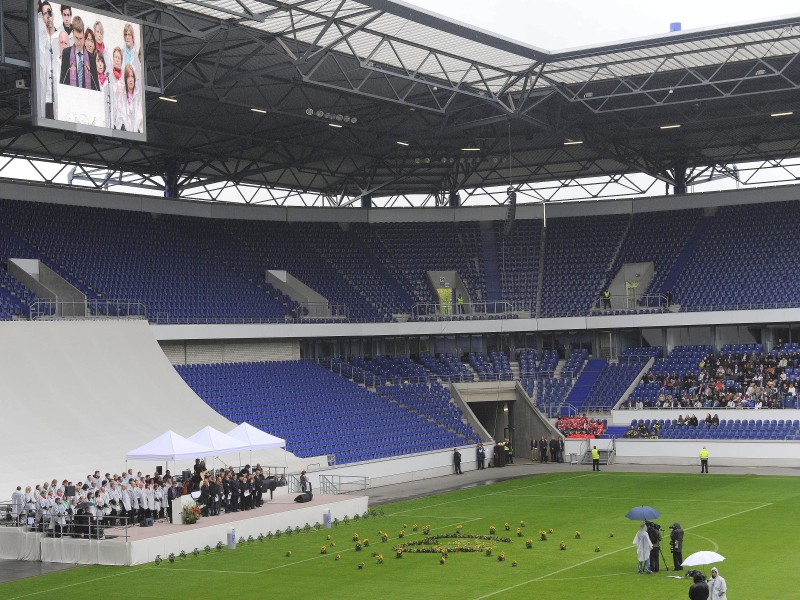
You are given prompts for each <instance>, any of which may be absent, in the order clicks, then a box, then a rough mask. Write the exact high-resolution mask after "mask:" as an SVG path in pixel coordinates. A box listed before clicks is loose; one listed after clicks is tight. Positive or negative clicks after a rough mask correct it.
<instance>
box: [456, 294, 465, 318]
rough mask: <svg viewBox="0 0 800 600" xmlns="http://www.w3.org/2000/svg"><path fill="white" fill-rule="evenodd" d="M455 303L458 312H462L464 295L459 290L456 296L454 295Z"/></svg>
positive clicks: (461, 313)
mask: <svg viewBox="0 0 800 600" xmlns="http://www.w3.org/2000/svg"><path fill="white" fill-rule="evenodd" d="M456 304H457V305H458V314H460V315H463V314H464V296H462V295H461V293H460V292H459V294H458V296H457V297H456Z"/></svg>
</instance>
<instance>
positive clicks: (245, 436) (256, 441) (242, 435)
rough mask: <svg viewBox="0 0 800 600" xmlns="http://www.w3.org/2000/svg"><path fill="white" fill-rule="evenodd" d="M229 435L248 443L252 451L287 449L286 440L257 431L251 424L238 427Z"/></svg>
mask: <svg viewBox="0 0 800 600" xmlns="http://www.w3.org/2000/svg"><path fill="white" fill-rule="evenodd" d="M228 435H229V436H231V437H234V438H236V439H237V440H241V441H242V442H246V443H247V444H248V445H249V446H250V449H251V450H269V449H270V448H285V447H286V440H282V439H281V438H279V437H275V436H274V435H270V434H268V433H265V432H263V431H261V430H260V429H256V428H255V427H253V426H252V425H250V423H242V424H241V425H237V426H236V427H234V428H233V429H231V430H230V431H229V432H228Z"/></svg>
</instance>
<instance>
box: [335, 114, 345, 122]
mask: <svg viewBox="0 0 800 600" xmlns="http://www.w3.org/2000/svg"><path fill="white" fill-rule="evenodd" d="M342 119H344V115H336V120H337V121H339V122H341V121H342Z"/></svg>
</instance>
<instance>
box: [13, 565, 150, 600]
mask: <svg viewBox="0 0 800 600" xmlns="http://www.w3.org/2000/svg"><path fill="white" fill-rule="evenodd" d="M150 568H152V567H150ZM144 570H146V569H131V570H128V571H122V572H121V573H114V574H113V575H105V576H103V577H95V578H94V579H87V580H86V581H77V582H75V583H69V584H67V585H61V586H59V587H55V588H52V587H51V588H47V589H46V590H41V591H39V592H31V593H30V594H23V595H22V596H14V597H13V598H8V599H7V600H18V599H19V598H30V597H32V596H38V595H39V594H52V593H53V592H57V591H59V590H66V589H67V588H71V587H76V586H79V585H86V584H89V583H95V582H97V581H103V580H104V579H111V578H112V577H119V576H120V575H130V574H131V573H139V572H140V571H144ZM62 572H63V571H62Z"/></svg>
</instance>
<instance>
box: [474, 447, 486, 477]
mask: <svg viewBox="0 0 800 600" xmlns="http://www.w3.org/2000/svg"><path fill="white" fill-rule="evenodd" d="M476 455H477V459H478V470H481V469H483V468H485V466H486V450H485V449H484V447H483V444H482V443H478V447H477V449H476Z"/></svg>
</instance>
